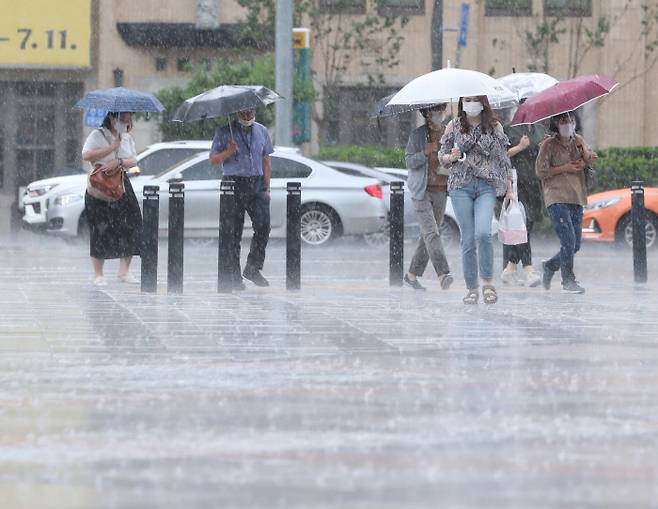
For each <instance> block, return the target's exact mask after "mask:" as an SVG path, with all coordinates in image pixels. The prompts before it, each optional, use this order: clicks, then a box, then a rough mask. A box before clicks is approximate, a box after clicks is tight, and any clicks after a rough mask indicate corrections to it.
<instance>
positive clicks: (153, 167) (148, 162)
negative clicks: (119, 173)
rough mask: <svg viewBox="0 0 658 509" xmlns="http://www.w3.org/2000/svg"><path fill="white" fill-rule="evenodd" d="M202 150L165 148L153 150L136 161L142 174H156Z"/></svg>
mask: <svg viewBox="0 0 658 509" xmlns="http://www.w3.org/2000/svg"><path fill="white" fill-rule="evenodd" d="M199 152H202V150H199V149H198V148H165V149H162V150H158V151H156V152H153V153H151V154H149V155H147V156H145V157H144V158H142V159H140V161H139V162H138V163H137V166H139V170H140V173H141V174H142V175H149V176H152V175H158V174H159V173H162V172H163V171H165V170H166V169H168V168H171V167H172V166H173V165H174V164H178V163H180V162H181V161H182V160H183V159H187V158H188V157H190V156H193V155H195V154H198V153H199Z"/></svg>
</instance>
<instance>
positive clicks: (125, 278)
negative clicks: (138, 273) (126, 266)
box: [117, 272, 139, 285]
mask: <svg viewBox="0 0 658 509" xmlns="http://www.w3.org/2000/svg"><path fill="white" fill-rule="evenodd" d="M117 277H118V278H119V281H121V282H122V283H128V284H131V285H134V284H136V283H139V280H138V279H137V278H136V277H135V276H133V275H132V274H131V273H130V272H128V274H123V275H119V276H117Z"/></svg>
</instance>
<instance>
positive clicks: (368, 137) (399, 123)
mask: <svg viewBox="0 0 658 509" xmlns="http://www.w3.org/2000/svg"><path fill="white" fill-rule="evenodd" d="M393 92H396V90H395V89H390V88H386V87H382V88H380V87H338V88H333V89H329V88H327V89H325V100H326V102H325V115H326V118H327V124H326V131H325V132H324V133H323V136H324V140H325V143H327V144H330V145H351V144H357V145H386V146H392V147H397V146H400V145H403V146H404V145H406V144H407V139H408V137H409V132H410V129H411V127H412V124H413V123H414V119H415V113H413V112H412V113H405V114H402V115H396V116H392V117H387V118H382V119H380V121H379V123H377V121H376V120H373V119H371V118H370V113H371V112H372V109H373V108H374V106H375V104H376V102H377V101H378V100H380V99H381V98H382V97H385V96H387V95H389V94H391V93H393Z"/></svg>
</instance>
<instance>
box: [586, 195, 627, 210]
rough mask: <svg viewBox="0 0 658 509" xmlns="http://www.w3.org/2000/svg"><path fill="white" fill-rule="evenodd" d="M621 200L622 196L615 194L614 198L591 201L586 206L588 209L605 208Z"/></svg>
mask: <svg viewBox="0 0 658 509" xmlns="http://www.w3.org/2000/svg"><path fill="white" fill-rule="evenodd" d="M620 201H621V197H620V196H615V197H614V198H608V199H607V200H599V201H595V202H592V203H590V204H589V205H587V206H586V207H585V208H586V209H587V210H595V209H604V208H606V207H612V206H613V205H615V204H617V203H619V202H620Z"/></svg>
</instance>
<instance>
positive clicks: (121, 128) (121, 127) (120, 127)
mask: <svg viewBox="0 0 658 509" xmlns="http://www.w3.org/2000/svg"><path fill="white" fill-rule="evenodd" d="M114 128H115V129H116V131H117V132H118V133H119V134H126V133H127V132H128V124H126V123H125V122H117V123H116V124H114Z"/></svg>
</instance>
